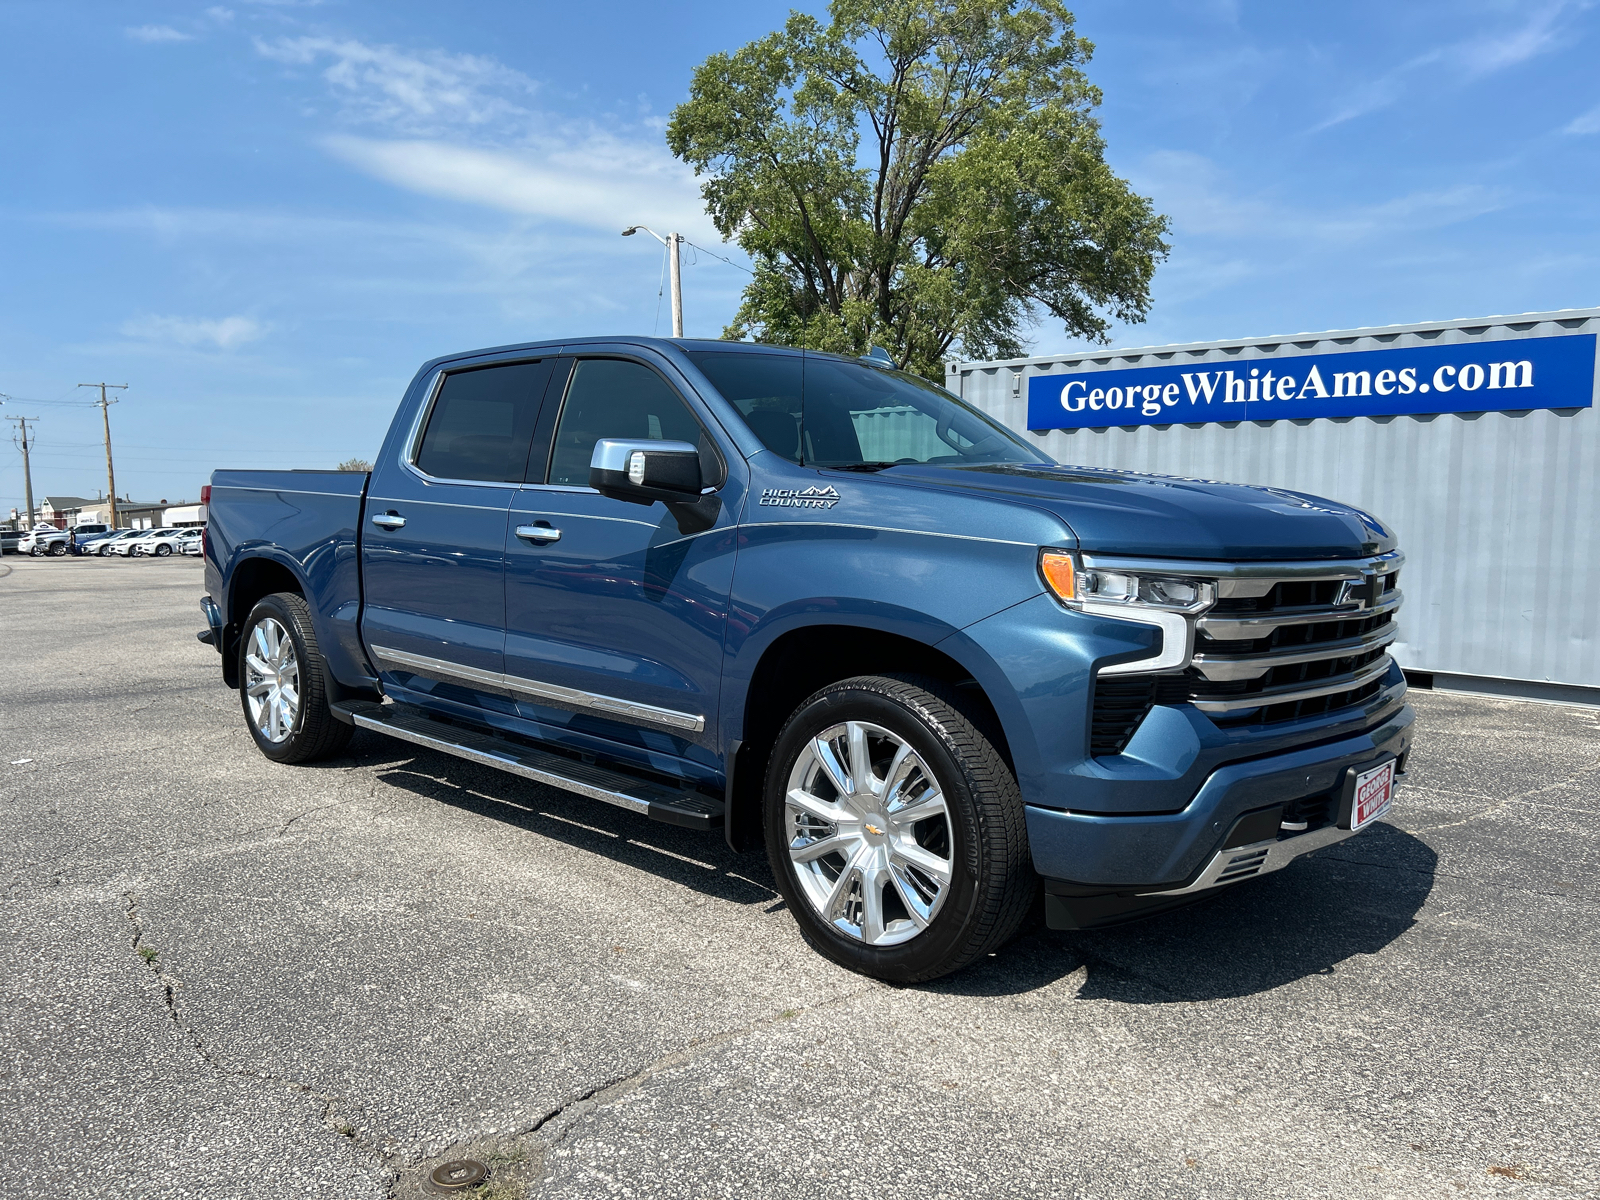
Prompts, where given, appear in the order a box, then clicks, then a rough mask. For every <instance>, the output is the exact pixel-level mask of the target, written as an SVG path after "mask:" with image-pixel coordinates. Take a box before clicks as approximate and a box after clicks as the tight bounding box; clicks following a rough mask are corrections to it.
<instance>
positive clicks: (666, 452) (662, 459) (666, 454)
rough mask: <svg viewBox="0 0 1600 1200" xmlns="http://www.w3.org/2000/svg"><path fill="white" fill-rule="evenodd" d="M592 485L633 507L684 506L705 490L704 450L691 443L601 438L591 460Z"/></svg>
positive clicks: (697, 497)
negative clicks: (656, 503) (701, 450)
mask: <svg viewBox="0 0 1600 1200" xmlns="http://www.w3.org/2000/svg"><path fill="white" fill-rule="evenodd" d="M589 486H590V487H592V488H594V489H595V490H596V491H597V492H599V493H600V494H601V495H602V496H610V497H611V498H612V499H613V500H626V501H628V503H630V504H654V503H655V502H656V501H657V500H662V501H665V502H666V503H668V504H682V503H684V502H693V501H696V500H699V499H700V493H701V491H702V489H703V488H704V487H705V483H704V480H703V478H702V476H701V474H700V451H699V449H698V448H697V447H695V446H691V445H690V444H689V443H688V442H656V441H648V440H640V441H634V440H632V439H629V438H601V439H600V440H599V441H598V442H596V443H595V444H594V457H593V458H591V459H590V460H589Z"/></svg>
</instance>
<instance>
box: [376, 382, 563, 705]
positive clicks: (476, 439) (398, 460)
mask: <svg viewBox="0 0 1600 1200" xmlns="http://www.w3.org/2000/svg"><path fill="white" fill-rule="evenodd" d="M551 362H552V360H551V359H549V358H544V359H532V360H528V359H523V360H517V361H509V362H497V363H490V364H487V365H478V364H474V365H471V366H467V367H463V368H459V369H450V368H446V369H445V370H442V371H440V372H439V374H438V375H437V376H436V377H435V378H434V379H433V380H432V381H431V384H430V387H429V392H428V395H427V399H426V400H425V402H424V403H423V405H422V407H421V408H420V409H419V411H418V414H417V417H416V420H415V422H414V425H413V428H412V430H411V432H410V435H409V436H408V437H406V438H404V439H401V441H400V444H399V445H398V447H397V449H395V450H393V451H390V450H386V451H385V456H384V460H383V461H381V462H378V463H376V464H375V465H374V467H373V473H372V482H371V484H370V485H369V487H368V491H367V506H366V515H365V518H364V519H365V521H366V527H365V528H364V529H363V530H362V537H361V568H362V580H363V588H364V599H365V607H364V610H363V614H362V632H363V633H364V635H365V638H366V643H367V648H368V650H369V651H370V652H371V654H372V657H373V659H374V661H375V663H376V665H377V667H378V670H379V673H380V675H381V676H382V677H383V680H384V685H385V688H386V690H388V691H389V692H390V693H391V694H395V691H396V689H400V690H401V691H407V690H409V691H412V692H416V693H421V694H423V695H427V696H435V697H444V698H450V699H456V700H458V701H462V702H466V703H475V702H476V697H475V696H474V695H473V693H474V692H475V691H476V689H477V687H478V686H479V685H487V686H488V687H489V688H490V689H491V691H490V694H493V693H494V692H497V691H498V690H499V689H498V687H497V686H495V683H496V680H497V679H498V676H499V675H500V673H501V672H502V671H503V670H504V663H505V653H504V650H505V545H506V516H507V512H508V510H509V509H510V506H511V500H512V497H514V496H515V495H516V494H517V489H518V487H519V486H520V485H521V483H522V480H523V477H524V472H525V470H526V468H527V460H528V449H529V446H530V445H531V444H532V440H533V433H534V429H535V427H536V425H537V423H538V417H539V406H540V403H541V401H542V398H543V395H544V390H545V384H546V382H547V381H548V380H549V377H550V370H551ZM409 698H411V699H418V698H420V697H417V696H413V697H409Z"/></svg>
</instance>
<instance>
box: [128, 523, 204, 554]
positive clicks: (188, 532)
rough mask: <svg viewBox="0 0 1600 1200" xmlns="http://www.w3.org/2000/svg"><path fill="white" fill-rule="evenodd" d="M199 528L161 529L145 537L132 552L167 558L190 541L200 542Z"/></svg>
mask: <svg viewBox="0 0 1600 1200" xmlns="http://www.w3.org/2000/svg"><path fill="white" fill-rule="evenodd" d="M199 540H200V531H199V530H198V529H160V530H157V531H156V533H155V535H154V536H153V537H148V538H143V539H141V540H140V542H139V544H138V546H137V547H135V548H133V550H132V553H134V554H137V555H139V556H141V557H148V558H167V557H169V556H170V555H173V554H176V553H178V552H179V551H180V550H182V549H183V547H184V546H185V545H186V544H187V543H189V542H198V541H199Z"/></svg>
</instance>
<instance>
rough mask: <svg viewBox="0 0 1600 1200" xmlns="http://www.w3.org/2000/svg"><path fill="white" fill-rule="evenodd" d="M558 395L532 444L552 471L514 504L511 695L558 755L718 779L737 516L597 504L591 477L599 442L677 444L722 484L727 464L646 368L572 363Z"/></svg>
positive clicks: (658, 374) (676, 396)
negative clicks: (673, 761)
mask: <svg viewBox="0 0 1600 1200" xmlns="http://www.w3.org/2000/svg"><path fill="white" fill-rule="evenodd" d="M562 382H563V378H562V377H561V375H560V373H559V372H558V378H557V381H556V382H553V383H552V384H551V386H550V395H549V399H548V401H547V406H548V407H547V409H546V412H545V418H544V422H543V424H544V425H545V426H546V428H549V427H550V425H551V423H552V419H553V418H554V421H553V424H554V428H553V433H551V434H550V435H549V436H548V437H546V438H541V439H540V440H541V443H545V442H547V443H548V445H549V457H548V461H547V462H546V463H539V464H534V465H530V468H529V471H528V478H529V481H530V482H529V483H528V484H527V485H526V486H525V487H523V488H522V489H520V490H519V491H518V492H517V494H516V496H515V497H514V498H513V500H512V503H511V513H510V521H509V528H508V530H507V535H506V543H505V545H506V646H505V655H506V659H505V663H506V665H505V672H506V680H507V684H508V686H509V687H510V689H511V690H512V692H513V693H515V694H516V695H517V697H518V704H519V708H520V709H521V710H522V712H523V714H524V715H525V716H527V717H528V718H530V719H532V720H536V721H538V722H540V723H541V724H542V725H543V726H545V731H544V732H545V733H546V734H547V735H549V736H555V737H557V738H558V739H559V740H562V741H565V742H567V743H569V744H574V745H577V746H579V747H580V748H582V747H583V746H585V745H587V746H588V747H589V748H591V749H600V750H604V751H607V752H613V753H618V754H620V755H622V756H623V757H627V758H632V759H635V760H637V761H639V762H642V763H645V764H647V765H648V764H649V763H650V762H651V761H652V760H654V759H656V758H658V757H659V756H667V757H672V758H688V759H690V760H693V761H696V762H699V763H701V764H709V765H712V766H715V762H716V760H715V756H714V755H713V753H712V752H711V749H710V748H711V747H714V746H715V745H716V740H715V732H716V720H717V700H718V692H719V688H720V682H721V675H722V637H723V624H724V620H725V616H726V611H727V604H728V593H729V589H730V587H731V583H732V578H733V559H734V547H735V541H734V528H733V526H734V520H735V517H736V516H737V513H735V512H730V511H728V510H729V508H730V507H732V506H734V504H735V501H734V499H733V498H732V496H731V495H727V492H728V491H729V490H730V489H726V488H725V489H724V495H725V496H726V498H727V503H726V504H724V503H722V500H723V498H724V497H720V496H719V497H718V498H717V500H716V501H715V502H710V501H708V507H707V509H706V510H705V511H706V512H707V513H709V511H710V507H712V506H715V507H716V509H717V511H716V513H715V517H714V521H713V522H712V523H711V524H710V525H709V528H707V527H705V525H704V522H705V521H706V520H708V519H709V518H707V517H702V520H701V521H700V522H696V521H695V520H683V519H682V518H681V517H680V516H675V515H674V514H673V513H672V512H670V511H668V509H667V507H666V505H664V504H660V503H657V504H652V505H649V506H645V505H641V504H629V503H627V502H625V501H621V500H613V499H609V498H607V497H605V496H602V495H600V494H599V493H598V492H596V491H595V490H594V489H592V488H591V487H589V462H590V458H591V456H592V455H593V453H594V444H595V442H596V441H598V440H599V439H600V438H634V439H642V438H649V439H658V440H659V439H665V440H669V441H683V442H688V443H690V444H691V445H699V446H701V447H702V454H701V458H702V463H703V464H704V466H703V469H704V470H705V471H706V473H707V475H708V477H709V478H710V479H711V482H712V483H713V484H720V483H722V482H723V481H724V479H723V477H724V476H725V475H726V469H725V467H723V466H722V463H723V459H722V456H721V454H720V453H719V452H717V451H716V450H715V445H716V443H715V442H714V441H713V440H712V439H711V437H710V435H709V434H708V433H707V432H706V429H705V423H704V422H703V421H702V419H701V417H700V416H698V415H697V414H696V412H695V410H694V409H693V408H692V407H691V406H690V404H689V403H688V402H687V401H686V400H685V399H684V397H683V396H682V395H681V394H680V393H679V391H678V390H677V388H676V387H675V386H674V385H673V384H672V383H671V382H669V381H668V379H667V377H666V375H665V374H664V373H663V372H662V371H660V370H658V369H657V368H656V367H654V366H651V365H646V364H645V363H643V362H639V361H634V360H629V359H625V358H598V357H597V358H584V359H578V360H577V361H576V362H574V363H573V364H572V367H571V370H570V372H569V373H568V374H567V375H566V376H565V377H564V382H565V383H566V386H565V388H564V389H563V388H562V386H561V385H562ZM558 401H559V408H557V407H556V405H557V403H558ZM538 453H539V451H538V450H537V449H536V450H535V454H536V455H537V454H538ZM731 490H737V485H735V487H734V488H733V489H731ZM663 765H665V764H663ZM690 773H691V774H693V772H692V771H691V772H690Z"/></svg>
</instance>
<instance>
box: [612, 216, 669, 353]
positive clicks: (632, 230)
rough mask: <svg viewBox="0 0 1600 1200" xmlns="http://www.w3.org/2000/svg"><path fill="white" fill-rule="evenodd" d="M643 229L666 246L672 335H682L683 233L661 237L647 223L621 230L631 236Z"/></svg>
mask: <svg viewBox="0 0 1600 1200" xmlns="http://www.w3.org/2000/svg"><path fill="white" fill-rule="evenodd" d="M641 229H642V230H644V231H645V232H646V233H648V234H649V235H650V236H651V237H653V238H655V240H656V241H658V242H660V243H661V244H662V245H663V246H665V247H666V248H667V257H668V258H669V259H670V260H671V263H672V267H671V270H672V336H673V337H675V338H681V337H682V336H683V266H682V263H681V261H680V260H681V257H682V256H681V254H680V247H681V246H682V245H683V234H681V233H669V234H667V236H666V237H662V236H661V235H660V234H659V233H657V232H656V231H655V230H654V229H651V228H650V227H649V226H648V225H630V226H628V228H626V229H624V230H623V231H622V236H623V237H632V236H633V235H634V234H636V233H638V232H639V230H641Z"/></svg>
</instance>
